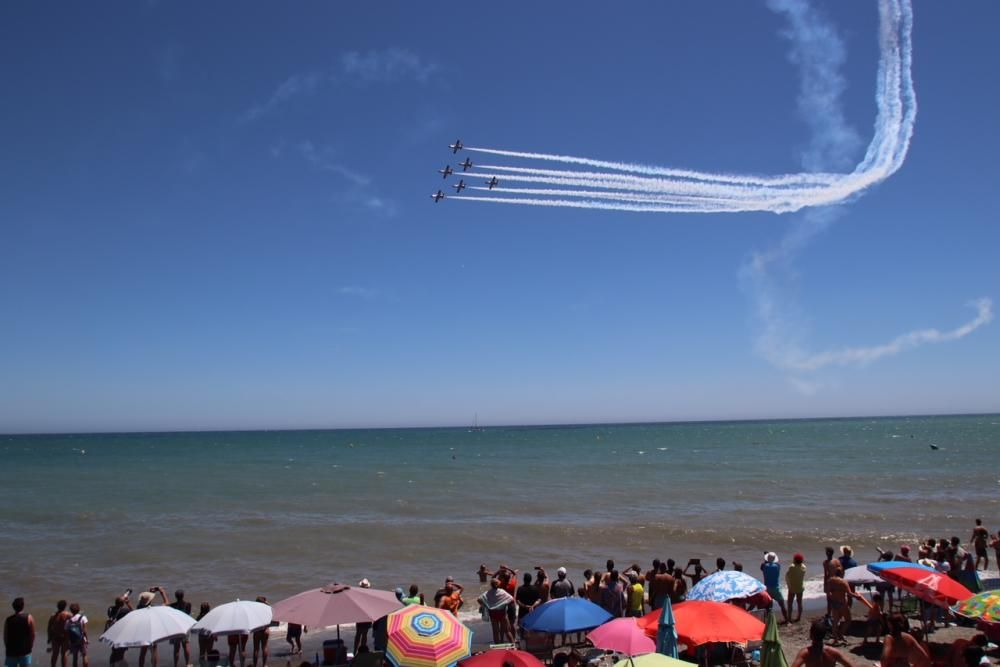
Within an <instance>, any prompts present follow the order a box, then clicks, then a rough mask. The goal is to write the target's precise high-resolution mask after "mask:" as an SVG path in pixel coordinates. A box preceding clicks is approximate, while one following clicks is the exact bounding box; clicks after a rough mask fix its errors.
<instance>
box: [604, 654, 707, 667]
mask: <svg viewBox="0 0 1000 667" xmlns="http://www.w3.org/2000/svg"><path fill="white" fill-rule="evenodd" d="M615 667H696V666H695V665H694V664H693V663H690V662H684V661H683V660H678V659H677V658H671V657H670V656H666V655H663V654H662V653H646V654H645V655H637V656H635V657H634V658H625V659H624V660H619V661H618V662H616V663H615Z"/></svg>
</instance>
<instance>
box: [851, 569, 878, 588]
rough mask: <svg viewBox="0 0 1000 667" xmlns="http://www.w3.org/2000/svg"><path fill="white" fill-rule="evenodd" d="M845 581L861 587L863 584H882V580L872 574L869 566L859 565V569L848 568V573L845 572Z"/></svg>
mask: <svg viewBox="0 0 1000 667" xmlns="http://www.w3.org/2000/svg"><path fill="white" fill-rule="evenodd" d="M844 581H846V582H847V583H849V584H854V585H855V586H860V585H862V584H877V583H881V581H882V578H881V577H879V576H878V575H877V574H873V573H872V572H870V571H869V570H868V566H867V565H858V566H857V567H849V568H847V571H846V572H844Z"/></svg>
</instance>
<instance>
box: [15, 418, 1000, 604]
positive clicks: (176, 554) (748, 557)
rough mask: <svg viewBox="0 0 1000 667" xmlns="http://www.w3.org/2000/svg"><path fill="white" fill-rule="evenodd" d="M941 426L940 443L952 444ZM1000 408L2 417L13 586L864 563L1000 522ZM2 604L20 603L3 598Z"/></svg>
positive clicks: (248, 589)
mask: <svg viewBox="0 0 1000 667" xmlns="http://www.w3.org/2000/svg"><path fill="white" fill-rule="evenodd" d="M931 445H934V446H935V447H937V449H932V448H931ZM998 453H1000V416H997V415H986V416H961V417H909V418H881V419H832V420H798V421H754V422H715V423H676V424H635V425H590V426H568V427H562V426H558V427H487V428H485V429H484V430H481V431H477V430H471V429H467V428H447V429H393V430H340V431H274V432H210V433H130V434H110V435H109V434H100V435H96V434H95V435H50V436H2V437H0V457H2V459H0V460H2V461H3V474H4V480H5V483H4V484H3V486H2V488H0V539H2V544H3V555H2V556H0V598H2V600H8V601H9V600H10V599H11V598H12V597H14V596H16V595H23V596H25V597H26V598H27V600H28V604H29V607H30V608H31V609H32V610H33V611H35V612H36V613H38V614H40V615H41V614H43V613H44V614H45V616H43V618H45V617H47V613H46V612H47V610H48V609H49V608H50V607H51V606H52V605H53V604H54V602H55V601H56V600H57V599H59V598H65V599H68V600H70V601H73V600H77V601H80V602H82V603H83V604H84V607H85V609H88V610H89V611H90V613H91V615H92V616H97V617H98V618H100V617H101V616H102V612H103V609H104V608H105V607H106V606H107V605H108V604H110V603H111V600H112V598H113V597H114V596H115V595H116V594H118V593H120V592H121V591H122V590H124V589H126V588H133V589H136V590H137V591H138V590H144V589H147V588H149V587H151V586H160V585H162V586H164V587H166V588H167V589H168V590H170V591H173V590H174V589H176V588H184V589H185V590H186V591H187V592H188V599H189V600H190V601H191V602H193V603H194V604H195V607H196V608H197V605H198V603H199V602H201V601H202V600H205V601H209V602H211V603H212V604H218V603H221V602H225V601H228V600H232V599H235V598H241V599H253V598H254V597H256V596H257V595H266V596H267V597H268V598H269V599H270V600H277V599H280V598H282V597H285V596H288V595H291V594H293V593H296V592H299V591H301V590H305V589H307V588H313V587H316V586H320V585H323V584H325V583H327V582H330V581H340V582H347V583H356V582H357V581H358V580H360V579H361V578H362V577H367V578H368V579H370V580H371V581H372V582H373V584H374V586H375V587H377V588H384V589H392V588H395V587H396V586H401V587H403V588H406V587H408V586H409V584H411V583H417V584H418V585H420V587H421V589H422V590H423V591H425V592H426V593H427V594H428V596H430V595H431V594H433V591H434V590H435V589H436V588H438V587H439V586H440V585H441V583H442V582H443V580H444V577H445V576H447V575H451V576H454V577H455V578H456V580H458V581H459V582H460V583H464V584H466V585H467V587H468V588H469V594H468V595H467V597H474V596H475V594H476V593H477V592H478V590H480V589H479V583H478V580H477V579H476V577H475V576H474V573H475V571H476V569H477V568H478V567H479V565H480V564H481V563H485V564H486V565H487V566H488V567H489V568H491V569H494V568H496V567H497V566H498V565H499V564H500V563H503V564H506V565H509V566H511V567H514V568H517V569H520V570H522V571H528V570H531V568H532V567H534V566H536V565H540V566H543V567H545V568H546V569H547V570H548V571H549V572H550V573H553V572H554V571H555V569H556V568H558V567H559V566H566V567H567V568H569V570H570V578H571V579H573V580H575V581H576V582H577V583H578V584H579V583H580V580H581V578H582V577H581V574H580V573H581V572H582V570H583V569H584V568H587V567H590V568H598V567H603V565H604V562H605V559H607V558H614V559H615V560H616V561H617V562H618V563H619V565H620V566H625V565H627V564H631V563H633V562H637V563H639V564H640V565H642V566H643V567H647V566H648V565H649V563H650V561H651V560H652V559H653V558H656V557H659V558H661V559H665V558H674V559H675V560H677V561H678V562H679V563H681V564H684V563H686V562H687V560H688V559H689V558H692V557H697V558H701V559H702V561H703V562H706V563H708V564H711V569H714V560H715V558H716V557H722V558H725V559H726V560H727V561H733V560H738V561H742V562H743V564H744V567H745V569H746V570H747V571H748V572H750V573H758V572H759V569H758V568H759V563H760V558H761V554H762V552H764V551H772V550H773V551H776V552H778V554H779V556H780V557H781V559H782V561H785V560H790V556H791V554H792V553H793V552H794V551H801V552H803V553H804V554H805V556H806V565H807V567H808V568H809V574H810V576H813V577H814V576H818V575H819V572H820V571H821V566H820V562H821V560H822V557H823V547H824V546H827V545H830V546H839V545H842V544H850V545H852V546H853V547H854V549H855V554H856V557H857V559H858V561H859V562H866V561H867V560H872V559H874V558H875V557H876V555H877V554H876V551H875V548H876V547H882V548H884V549H890V550H895V549H897V548H898V546H899V545H900V544H901V543H910V544H913V543H914V542H916V541H918V540H922V539H925V538H927V537H950V536H951V535H958V536H959V537H961V538H962V540H963V541H965V540H967V539H968V537H969V534H970V533H971V529H972V525H973V520H974V519H975V518H977V517H982V518H983V520H984V522H985V524H986V526H987V527H988V528H989V529H991V531H994V532H995V531H996V530H997V528H1000V526H998V525H995V524H997V522H1000V512H998V508H1000V493H998V491H1000V479H998V478H1000V466H997V465H996V464H995V463H994V462H995V460H996V458H997V455H998ZM4 604H6V603H4Z"/></svg>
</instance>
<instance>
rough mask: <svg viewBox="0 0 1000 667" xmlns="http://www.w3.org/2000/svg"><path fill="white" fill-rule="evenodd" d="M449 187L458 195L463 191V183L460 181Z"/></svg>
mask: <svg viewBox="0 0 1000 667" xmlns="http://www.w3.org/2000/svg"><path fill="white" fill-rule="evenodd" d="M451 187H453V188H455V192H456V193H459V192H461V191H462V190H464V189H465V181H464V180H461V179H460V180H459V181H458V183H454V184H453V185H452V186H451Z"/></svg>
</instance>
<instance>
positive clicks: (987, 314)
mask: <svg viewBox="0 0 1000 667" xmlns="http://www.w3.org/2000/svg"><path fill="white" fill-rule="evenodd" d="M970 305H971V306H973V307H974V308H976V311H977V312H976V317H975V318H973V319H972V320H970V321H968V322H966V323H965V324H963V325H961V326H959V327H956V328H955V329H952V330H950V331H939V330H937V329H918V330H916V331H910V332H908V333H905V334H902V335H900V336H896V337H895V338H893V339H892V340H891V341H889V342H888V343H884V344H882V345H873V346H870V347H847V348H842V349H838V350H828V351H826V352H820V353H818V354H813V355H809V356H789V357H787V358H785V359H784V360H783V361H782V364H781V365H782V366H783V367H784V368H785V369H787V370H790V371H799V372H809V371H817V370H819V369H821V368H825V367H827V366H850V365H856V366H865V365H867V364H870V363H872V362H873V361H877V360H879V359H882V358H883V357H890V356H894V355H897V354H899V353H900V352H903V351H905V350H910V349H913V348H915V347H919V346H921V345H927V344H930V343H946V342H948V341H953V340H958V339H960V338H965V337H966V336H968V335H969V334H971V333H972V332H973V331H975V330H976V329H978V328H979V327H981V326H984V325H986V324H989V323H990V322H991V321H992V320H993V301H992V300H991V299H988V298H985V297H984V298H981V299H977V300H975V301H973V302H972V303H971V304H970Z"/></svg>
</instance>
